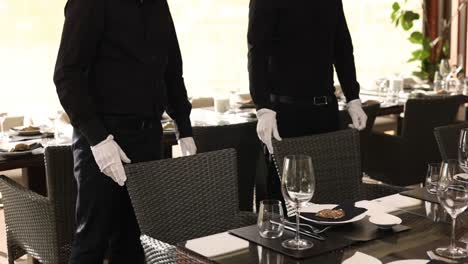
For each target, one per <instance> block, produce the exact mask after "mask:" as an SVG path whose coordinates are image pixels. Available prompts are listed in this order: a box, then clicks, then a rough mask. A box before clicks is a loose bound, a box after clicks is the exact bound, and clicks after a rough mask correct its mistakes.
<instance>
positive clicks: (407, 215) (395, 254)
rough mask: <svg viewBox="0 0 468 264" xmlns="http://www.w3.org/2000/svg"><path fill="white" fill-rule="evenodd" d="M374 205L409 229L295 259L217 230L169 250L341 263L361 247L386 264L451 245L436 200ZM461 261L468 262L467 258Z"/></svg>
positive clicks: (464, 228) (461, 225)
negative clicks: (433, 201)
mask: <svg viewBox="0 0 468 264" xmlns="http://www.w3.org/2000/svg"><path fill="white" fill-rule="evenodd" d="M373 204H374V205H375V209H373V210H384V211H385V212H387V213H391V214H393V215H396V216H399V217H400V218H402V220H403V223H402V224H403V225H406V226H409V227H411V230H409V231H405V232H401V233H396V234H392V235H390V236H387V237H385V238H381V239H377V240H373V241H369V242H361V243H356V244H353V245H352V246H349V247H347V248H345V249H342V250H337V251H334V252H330V253H326V254H323V255H321V256H318V257H313V258H309V259H302V260H298V259H294V258H291V257H287V256H284V255H281V254H279V253H277V252H275V251H272V250H269V249H267V248H264V247H262V246H259V245H257V244H254V243H249V242H248V241H245V240H243V239H240V238H237V237H235V236H232V235H230V234H229V233H227V232H226V233H221V234H216V235H213V236H209V237H204V238H199V239H194V240H190V241H186V242H184V243H180V244H179V245H178V246H175V247H173V250H172V251H168V252H167V254H172V255H174V254H176V255H183V256H184V258H185V259H190V258H191V259H192V261H193V262H190V261H188V260H187V262H184V263H220V264H270V263H271V264H289V263H291V264H292V263H294V264H302V263H320V264H328V263H330V264H334V263H341V262H342V261H344V260H346V259H347V258H349V257H351V256H352V255H354V254H355V253H356V252H357V251H359V252H362V253H365V254H368V255H371V256H373V257H375V258H378V259H379V260H380V261H382V263H389V262H392V261H397V260H404V259H427V260H429V257H428V253H427V252H428V251H433V250H435V249H436V248H437V247H441V246H446V245H448V243H449V234H450V224H449V222H450V221H449V220H450V219H449V217H448V216H447V215H446V214H445V212H444V210H443V209H442V208H441V207H440V206H439V205H438V204H432V203H430V202H424V201H421V200H417V199H413V198H410V197H405V196H401V195H393V196H390V197H385V198H382V199H377V200H375V201H374V202H373ZM457 240H458V241H459V243H460V245H461V246H465V247H467V244H466V243H468V213H464V214H463V215H461V216H459V219H458V224H457ZM457 263H468V259H465V260H461V261H459V262H457Z"/></svg>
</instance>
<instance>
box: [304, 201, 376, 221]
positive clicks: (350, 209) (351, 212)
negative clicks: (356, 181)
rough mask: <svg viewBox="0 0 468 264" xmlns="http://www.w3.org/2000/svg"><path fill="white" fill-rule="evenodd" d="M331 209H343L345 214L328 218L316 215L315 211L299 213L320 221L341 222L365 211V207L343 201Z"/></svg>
mask: <svg viewBox="0 0 468 264" xmlns="http://www.w3.org/2000/svg"><path fill="white" fill-rule="evenodd" d="M333 209H343V211H344V212H345V216H343V217H342V218H340V219H330V218H323V217H319V216H317V215H316V213H301V215H302V216H303V217H305V218H308V219H311V220H314V221H320V222H343V221H348V220H351V219H353V218H354V217H356V216H358V215H361V214H363V213H365V212H366V211H367V209H365V208H359V207H356V206H355V205H354V203H344V204H340V205H338V206H335V207H334V208H333Z"/></svg>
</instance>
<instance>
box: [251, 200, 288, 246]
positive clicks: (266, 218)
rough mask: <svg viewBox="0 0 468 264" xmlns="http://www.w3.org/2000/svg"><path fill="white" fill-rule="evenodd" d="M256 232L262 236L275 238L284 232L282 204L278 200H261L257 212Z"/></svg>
mask: <svg viewBox="0 0 468 264" xmlns="http://www.w3.org/2000/svg"><path fill="white" fill-rule="evenodd" d="M257 226H258V232H259V233H260V236H261V237H263V238H269V239H275V238H278V237H281V236H282V235H283V232H284V214H283V205H282V203H281V201H278V200H263V201H261V202H260V210H259V212H258V222H257Z"/></svg>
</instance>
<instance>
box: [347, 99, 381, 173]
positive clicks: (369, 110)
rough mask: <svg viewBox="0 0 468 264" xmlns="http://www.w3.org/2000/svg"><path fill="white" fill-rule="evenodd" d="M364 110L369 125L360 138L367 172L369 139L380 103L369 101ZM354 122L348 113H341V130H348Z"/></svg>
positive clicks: (364, 167)
mask: <svg viewBox="0 0 468 264" xmlns="http://www.w3.org/2000/svg"><path fill="white" fill-rule="evenodd" d="M362 109H363V110H364V112H365V113H366V115H367V124H366V128H365V129H364V130H362V131H360V132H359V138H360V143H361V158H362V170H363V171H364V172H365V171H367V166H366V165H367V163H368V160H369V157H368V156H367V154H368V153H369V151H368V149H369V137H370V135H371V132H372V128H373V127H374V123H375V120H376V118H377V115H378V113H379V110H380V103H379V102H377V101H367V102H365V103H364V104H363V106H362ZM352 123H353V121H352V120H351V117H350V116H349V113H348V111H341V112H340V128H341V129H346V128H348V125H349V124H352Z"/></svg>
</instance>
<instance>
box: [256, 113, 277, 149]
mask: <svg viewBox="0 0 468 264" xmlns="http://www.w3.org/2000/svg"><path fill="white" fill-rule="evenodd" d="M257 119H258V123H257V135H258V138H259V139H260V140H261V141H262V142H263V143H264V144H265V145H266V146H267V148H268V152H270V154H273V144H272V143H271V138H272V137H274V138H275V139H276V140H279V141H281V137H280V135H279V132H278V124H277V122H276V112H275V111H273V110H270V109H267V108H262V109H260V110H258V111H257Z"/></svg>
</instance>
